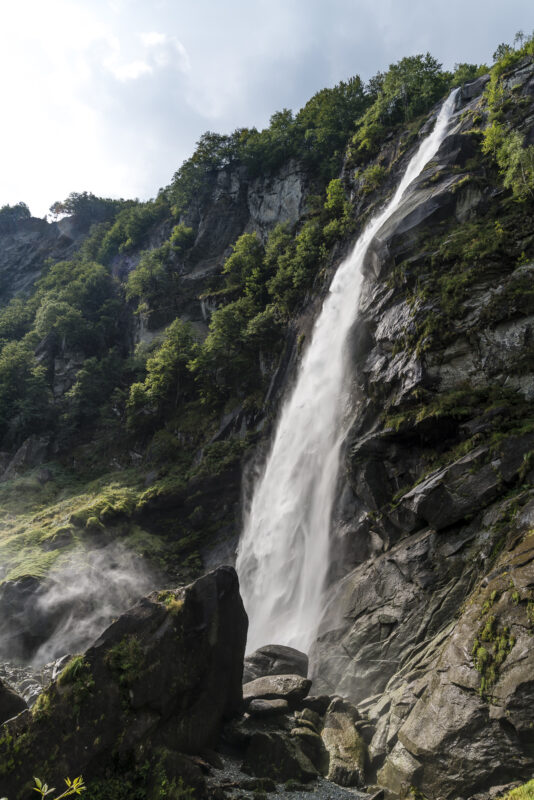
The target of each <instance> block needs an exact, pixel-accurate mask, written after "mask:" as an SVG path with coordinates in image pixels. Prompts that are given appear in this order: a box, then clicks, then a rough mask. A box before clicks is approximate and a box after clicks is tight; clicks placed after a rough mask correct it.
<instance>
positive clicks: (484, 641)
mask: <svg viewBox="0 0 534 800" xmlns="http://www.w3.org/2000/svg"><path fill="white" fill-rule="evenodd" d="M493 594H495V597H494V598H493V601H492V602H495V599H496V597H497V594H496V593H493V592H492V595H493ZM492 595H490V597H491V596H492ZM485 605H486V604H484V606H483V607H482V613H483V614H484V613H487V612H485V611H484V608H485ZM514 644H515V637H514V636H513V635H511V633H510V629H509V627H508V626H506V625H505V626H503V627H502V628H501V627H499V624H498V621H497V618H496V617H495V616H494V615H493V614H491V615H490V616H488V617H487V619H486V620H485V621H484V622H483V624H482V625H481V626H480V629H479V631H478V633H477V634H476V636H475V638H474V641H473V645H472V649H471V655H472V658H473V665H474V667H475V669H476V670H477V671H478V672H479V673H480V687H479V694H480V696H481V697H482V698H483V699H485V700H487V701H490V700H491V689H492V688H493V686H494V685H495V684H496V683H497V681H498V679H499V674H500V669H501V666H502V665H503V663H504V662H505V660H506V658H507V656H508V654H509V653H510V652H511V650H512V648H513V646H514Z"/></svg>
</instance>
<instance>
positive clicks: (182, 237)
mask: <svg viewBox="0 0 534 800" xmlns="http://www.w3.org/2000/svg"><path fill="white" fill-rule="evenodd" d="M169 241H170V243H171V245H172V248H173V250H174V251H175V253H178V254H180V255H182V254H183V253H185V252H186V251H187V250H189V248H190V247H191V246H192V245H193V243H194V241H195V231H194V230H193V228H189V227H188V226H187V225H185V224H184V223H183V222H180V223H179V224H178V225H175V226H174V228H173V229H172V233H171V237H170V240H169Z"/></svg>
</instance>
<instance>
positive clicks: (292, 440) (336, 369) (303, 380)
mask: <svg viewBox="0 0 534 800" xmlns="http://www.w3.org/2000/svg"><path fill="white" fill-rule="evenodd" d="M457 91H458V90H455V91H454V92H452V94H451V95H450V96H449V97H448V98H447V100H446V101H445V102H444V104H443V106H442V108H441V111H440V113H439V115H438V118H437V120H436V123H435V126H434V128H433V130H432V132H431V133H430V134H429V135H428V136H427V137H426V138H425V139H424V140H423V142H422V143H421V145H420V147H419V149H418V151H417V153H416V154H415V155H414V156H413V158H412V159H411V161H410V163H409V165H408V168H407V169H406V172H405V174H404V176H403V178H402V180H401V182H400V184H399V186H398V188H397V190H396V192H395V195H394V196H393V198H392V199H391V200H390V202H389V203H388V204H387V206H386V207H385V208H384V209H383V210H382V211H381V212H380V213H379V214H378V216H376V217H375V218H374V219H373V220H371V222H370V223H369V224H368V225H367V227H366V228H365V230H364V231H363V233H362V234H361V236H360V237H359V238H358V240H357V241H356V244H355V245H354V248H353V250H352V252H351V253H350V255H349V256H348V257H347V258H346V259H345V260H344V261H343V262H342V263H341V264H340V266H339V267H338V269H337V271H336V274H335V276H334V278H333V280H332V285H331V286H330V291H329V294H328V295H327V297H326V299H325V301H324V304H323V308H322V311H321V313H320V315H319V317H318V319H317V321H316V323H315V327H314V330H313V335H312V338H311V341H310V344H309V347H308V348H307V350H306V352H305V354H304V357H303V359H302V362H301V365H300V368H299V372H298V376H297V380H296V383H295V386H294V388H293V390H292V392H291V395H290V396H289V397H288V399H287V400H286V401H285V403H284V405H283V408H282V411H281V414H280V418H279V422H278V426H277V429H276V434H275V437H274V440H273V443H272V446H271V451H270V454H269V456H268V459H267V462H266V464H265V467H264V469H263V472H262V474H261V476H260V478H259V480H258V481H257V483H256V486H255V490H254V494H253V497H252V502H251V505H250V510H249V512H248V514H247V518H246V520H245V526H244V530H243V534H242V536H241V541H240V543H239V549H238V556H237V571H238V574H239V580H240V584H241V593H242V596H243V600H244V603H245V608H246V610H247V613H248V616H249V620H250V628H249V638H248V645H247V650H248V651H249V652H250V651H252V650H255V649H256V648H258V647H260V646H262V645H265V644H270V643H273V642H274V643H277V644H286V645H290V646H293V647H297V648H299V649H300V650H305V651H307V650H308V649H309V647H310V645H311V643H312V642H313V639H314V635H315V633H316V630H317V626H318V624H319V621H320V616H321V611H322V608H323V589H324V584H325V578H326V574H327V571H328V566H329V538H330V522H331V516H332V507H333V503H334V498H335V492H336V484H337V479H338V473H339V462H340V455H341V448H342V444H343V440H344V438H345V435H346V431H345V428H344V418H345V414H346V409H347V401H348V397H347V390H348V381H349V379H350V376H351V371H350V365H349V363H348V358H347V353H346V350H347V348H346V347H345V344H346V341H347V337H348V334H349V331H350V329H351V327H352V326H353V324H354V322H355V319H356V316H357V313H358V305H359V297H360V291H361V284H362V277H363V273H362V267H363V263H364V260H365V256H366V253H367V250H368V248H369V245H370V243H371V241H372V240H373V238H374V237H375V236H376V234H377V233H378V231H379V230H380V228H381V227H382V225H383V224H384V223H385V222H386V221H387V220H388V219H389V217H390V216H391V215H392V214H393V213H394V212H395V211H396V210H397V208H398V207H399V206H400V205H401V203H402V199H403V195H404V193H405V192H406V189H407V188H408V186H409V185H410V184H411V183H412V181H413V180H414V179H415V178H416V177H417V176H418V175H419V174H420V173H421V172H422V170H423V169H424V167H425V166H426V164H428V162H429V161H430V160H431V159H432V158H433V156H434V155H435V154H436V152H437V151H438V148H439V146H440V144H441V143H442V141H443V139H444V138H445V136H446V134H447V130H448V127H449V123H450V120H451V116H452V114H453V112H454V107H455V103H456V95H457Z"/></svg>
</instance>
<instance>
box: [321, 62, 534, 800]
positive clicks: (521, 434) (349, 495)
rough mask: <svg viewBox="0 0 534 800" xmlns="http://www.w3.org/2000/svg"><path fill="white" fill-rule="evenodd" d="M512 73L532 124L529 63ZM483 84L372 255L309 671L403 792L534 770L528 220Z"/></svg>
mask: <svg viewBox="0 0 534 800" xmlns="http://www.w3.org/2000/svg"><path fill="white" fill-rule="evenodd" d="M510 81H511V82H512V84H513V85H514V86H515V92H517V97H520V98H521V99H520V100H518V102H520V103H521V104H522V108H523V107H524V108H527V107H528V109H530V116H529V113H527V112H525V113H526V117H525V118H526V119H528V120H530V122H529V123H528V125H530V128H529V127H528V125H527V128H526V129H525V130H526V132H527V133H528V131H529V130H530V131H531V129H532V113H531V112H532V109H534V67H533V65H532V63H531V62H530V63H529V64H526V65H525V64H523V65H521V68H520V69H518V70H517V71H516V72H514V73H513V76H512V77H510ZM512 84H510V85H512ZM484 85H485V82H484V81H480V82H478V83H477V85H476V86H474V87H471V88H472V91H471V90H466V91H464V93H463V104H464V105H463V111H462V113H461V115H459V117H458V122H457V126H456V128H455V129H454V130H453V131H452V132H451V135H450V136H449V137H448V138H447V139H445V141H444V143H443V145H442V147H441V148H440V151H439V152H438V154H437V156H436V159H435V161H434V163H433V164H431V165H429V167H428V169H427V170H425V171H424V172H423V174H422V175H421V176H420V178H419V179H418V181H416V182H415V184H414V185H412V186H411V187H410V189H409V196H408V198H407V203H406V204H405V205H404V206H403V208H402V209H401V211H399V213H398V214H397V215H396V216H395V217H394V218H392V219H391V220H390V221H389V222H388V224H387V226H385V227H384V229H383V230H382V231H381V232H380V234H379V236H378V237H377V241H376V242H375V244H374V246H373V250H372V253H371V254H370V256H369V262H368V270H367V277H366V281H365V286H364V290H363V294H362V304H361V311H360V317H359V319H358V320H357V322H356V325H355V330H354V335H353V341H354V348H353V358H354V386H353V398H354V416H353V425H352V429H351V433H350V435H349V438H348V442H347V449H346V472H345V476H346V477H345V478H344V485H343V486H342V487H341V488H340V498H341V499H340V503H339V505H338V508H337V511H336V516H337V519H336V521H335V525H334V541H333V544H332V552H333V554H334V562H335V563H334V564H333V565H332V569H331V584H330V588H329V590H328V592H327V597H328V601H327V607H326V610H325V613H324V616H323V619H322V621H321V625H320V630H319V637H318V641H317V643H316V645H315V647H314V650H313V652H312V654H311V658H310V661H311V676H312V678H313V680H314V688H316V690H319V691H325V692H327V693H329V694H332V693H335V692H338V693H340V694H342V695H344V696H345V697H348V698H349V699H351V700H352V702H355V703H356V704H357V706H358V710H359V712H360V713H361V714H362V715H363V716H364V717H365V718H366V720H367V722H368V724H369V725H370V726H371V727H370V728H369V732H370V733H371V734H372V735H371V737H370V746H369V765H368V767H367V771H366V775H367V780H368V782H369V781H373V780H375V778H376V779H377V781H378V783H379V784H381V785H383V786H384V787H385V788H386V789H387V790H388V791H390V792H392V793H393V794H396V795H399V794H402V793H405V792H407V791H408V790H409V788H410V787H411V786H415V787H417V789H418V790H420V791H421V792H422V794H423V795H424V796H425V797H429V798H438V797H439V798H454V797H459V796H461V797H470V796H473V795H475V794H477V793H484V792H485V791H488V790H489V789H490V787H492V786H500V785H504V784H509V783H510V782H511V781H514V780H522V779H528V777H530V775H531V774H532V770H533V769H534V761H533V751H532V733H531V729H528V723H527V721H526V718H525V716H524V715H525V710H526V709H527V708H528V707H529V704H530V703H531V702H532V700H531V697H532V677H531V676H532V674H533V672H532V664H531V661H532V658H533V654H534V649H533V644H532V641H533V640H532V637H531V636H530V634H529V631H530V630H531V628H532V607H531V606H529V603H531V602H532V599H529V598H532V596H533V595H532V592H533V590H534V573H533V571H532V570H533V569H534V561H533V557H534V552H533V551H532V529H533V526H534V514H533V508H534V505H533V503H534V492H533V490H532V485H533V483H534V471H533V467H534V462H533V460H532V458H533V456H532V454H533V452H534V423H533V418H532V410H531V402H532V397H533V396H534V395H533V391H534V388H533V387H534V361H533V359H532V337H533V333H534V326H533V320H534V316H533V314H534V305H533V295H532V271H533V268H534V267H533V265H532V263H530V262H529V261H528V259H526V258H525V257H524V249H525V244H524V243H525V242H528V243H529V244H528V247H530V246H531V241H532V227H531V225H530V226H529V225H528V222H527V218H528V216H529V213H528V212H527V210H526V209H525V210H523V211H521V210H519V211H518V210H517V209H514V208H513V206H512V205H510V204H509V203H508V204H507V203H506V201H503V200H502V197H501V195H500V194H499V187H498V179H496V178H493V177H492V174H491V172H490V171H489V168H488V164H487V162H484V160H483V159H481V156H480V151H479V150H478V144H477V136H479V135H480V134H479V133H477V130H476V124H474V123H473V120H474V119H477V122H478V124H480V123H481V121H482V123H481V124H482V125H484V124H486V123H487V118H484V113H485V111H484V108H485V107H484V102H483V100H482V98H481V91H482V90H483V88H484ZM521 113H522V114H523V111H522V112H521ZM477 115H479V116H478V117H477ZM477 152H478V155H477ZM479 178H480V179H479ZM496 218H498V219H500V222H499V223H496V222H495V219H496ZM499 226H502V231H503V233H501V232H500V231H501V228H500V227H499ZM491 230H493V231H495V230H496V231H497V234H496V238H495V239H494V240H491ZM483 231H486V233H483ZM470 237H471V238H470ZM477 237H481V238H477ZM460 242H461V243H462V244H459V243H460ZM522 252H523V256H521V253H522ZM529 609H530V610H529Z"/></svg>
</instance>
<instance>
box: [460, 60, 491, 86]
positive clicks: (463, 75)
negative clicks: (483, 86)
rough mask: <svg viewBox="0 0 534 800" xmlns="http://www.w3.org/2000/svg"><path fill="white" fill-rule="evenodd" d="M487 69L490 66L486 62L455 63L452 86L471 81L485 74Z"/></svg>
mask: <svg viewBox="0 0 534 800" xmlns="http://www.w3.org/2000/svg"><path fill="white" fill-rule="evenodd" d="M487 71H488V68H487V66H486V65H485V64H466V63H461V64H455V65H454V72H453V74H452V79H451V86H462V85H463V84H464V83H469V82H470V81H474V80H475V79H476V78H479V77H480V76H481V75H485V74H486V72H487Z"/></svg>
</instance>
